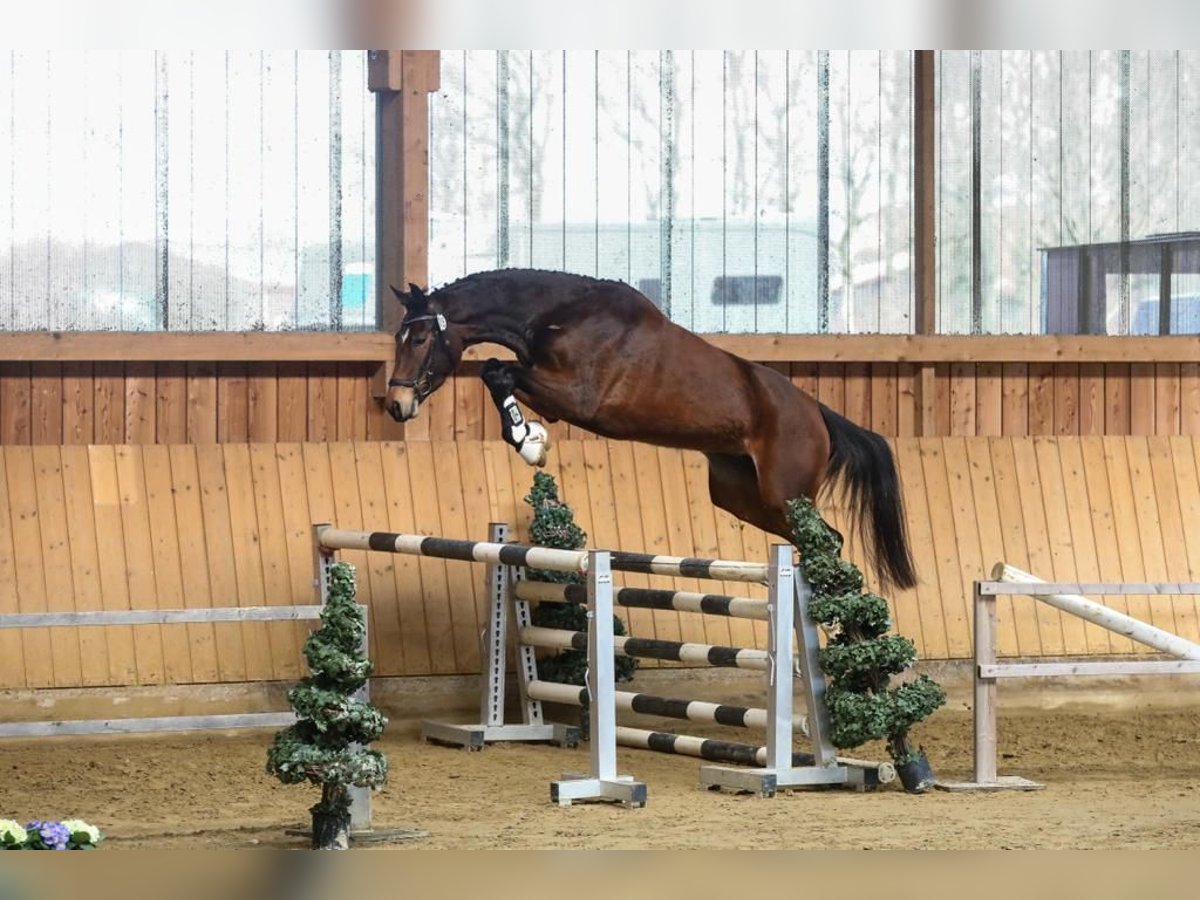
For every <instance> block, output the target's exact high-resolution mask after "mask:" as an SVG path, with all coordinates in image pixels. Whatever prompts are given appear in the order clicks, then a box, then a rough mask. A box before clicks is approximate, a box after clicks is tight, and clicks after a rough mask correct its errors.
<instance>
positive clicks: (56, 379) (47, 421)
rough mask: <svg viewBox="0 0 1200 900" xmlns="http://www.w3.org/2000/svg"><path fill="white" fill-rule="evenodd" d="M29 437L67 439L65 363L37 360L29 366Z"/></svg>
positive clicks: (37, 441)
mask: <svg viewBox="0 0 1200 900" xmlns="http://www.w3.org/2000/svg"><path fill="white" fill-rule="evenodd" d="M29 375H30V384H29V407H30V408H29V439H30V441H31V442H32V443H34V444H55V445H57V444H61V443H62V442H63V413H62V407H63V382H62V366H61V364H59V363H56V362H35V363H32V364H30V367H29Z"/></svg>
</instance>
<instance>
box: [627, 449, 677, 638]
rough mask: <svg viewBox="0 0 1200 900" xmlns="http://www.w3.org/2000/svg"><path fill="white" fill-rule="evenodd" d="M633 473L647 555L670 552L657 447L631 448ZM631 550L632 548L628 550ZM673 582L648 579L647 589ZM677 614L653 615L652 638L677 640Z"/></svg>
mask: <svg viewBox="0 0 1200 900" xmlns="http://www.w3.org/2000/svg"><path fill="white" fill-rule="evenodd" d="M633 460H634V471H635V473H636V478H637V482H636V483H637V498H638V501H639V506H640V509H641V518H642V530H643V531H642V533H643V537H644V545H643V547H644V550H645V552H646V553H670V540H671V539H670V532H669V525H668V523H667V516H666V504H665V502H664V500H665V495H664V491H663V485H662V475H661V473H660V471H659V464H658V448H657V447H651V446H649V445H648V444H634V445H633ZM630 549H634V548H632V547H631V548H630ZM674 584H675V579H673V578H666V577H663V576H658V575H652V576H650V587H652V588H661V589H663V590H671V589H672V588H673V587H674ZM680 635H681V631H680V625H679V614H678V613H669V612H663V613H660V612H655V614H654V637H657V638H662V639H664V640H670V641H678V640H682V638H681V637H680Z"/></svg>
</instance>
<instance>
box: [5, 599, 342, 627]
mask: <svg viewBox="0 0 1200 900" xmlns="http://www.w3.org/2000/svg"><path fill="white" fill-rule="evenodd" d="M359 606H360V608H361V609H366V607H365V606H362V605H361V604H359ZM323 608H324V607H321V606H216V607H211V608H206V609H113V610H94V611H92V610H88V611H84V612H48V613H5V614H3V615H0V628H60V627H66V626H75V627H91V626H99V625H178V624H186V623H195V622H282V621H297V620H306V619H319V618H321V610H322V609H323Z"/></svg>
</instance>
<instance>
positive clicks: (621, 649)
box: [520, 626, 770, 672]
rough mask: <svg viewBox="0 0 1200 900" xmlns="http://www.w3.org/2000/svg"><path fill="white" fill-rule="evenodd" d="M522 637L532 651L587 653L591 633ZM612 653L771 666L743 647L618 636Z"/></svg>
mask: <svg viewBox="0 0 1200 900" xmlns="http://www.w3.org/2000/svg"><path fill="white" fill-rule="evenodd" d="M520 634H521V643H523V644H528V645H530V646H532V647H542V648H543V649H547V650H580V651H584V652H586V651H587V648H588V634H589V632H583V631H565V630H563V629H560V628H542V627H539V626H531V627H529V628H522V629H521V631H520ZM613 649H614V651H615V653H616V655H617V656H634V657H638V658H639V659H661V660H666V661H668V662H681V663H692V664H693V665H705V666H720V667H723V668H734V669H753V670H754V671H757V672H765V671H767V669H768V667H769V666H770V660H769V658H768V655H767V651H766V650H750V649H746V648H744V647H722V646H718V645H716V644H693V643H687V642H684V641H661V640H657V639H654V638H639V637H624V636H618V637H615V638H614V640H613ZM589 664H590V663H589Z"/></svg>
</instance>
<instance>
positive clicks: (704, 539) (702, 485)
mask: <svg viewBox="0 0 1200 900" xmlns="http://www.w3.org/2000/svg"><path fill="white" fill-rule="evenodd" d="M682 458H683V476H684V481H685V486H686V489H687V496H686V499H687V505H688V511H689V513H690V515H691V526H692V544H693V546H694V551H693V552H694V553H695V554H696V555H697V556H702V557H708V558H717V559H720V558H724V557H722V556H721V546H720V542H719V541H718V539H717V521H716V515H715V513H714V510H713V505H712V502H711V500H710V499H709V496H708V463H707V461H706V460H705V458H704V456H703V455H702V454H700V453H695V452H684V453H683V454H682ZM734 584H735V583H734V582H705V583H704V586H703V587H702V588H701V590H703V591H706V592H710V593H725V594H739V595H740V594H744V593H745V591H741V590H738V589H737V587H734ZM738 587H740V585H739V586H738ZM703 624H704V640H705V641H706V642H707V643H710V644H725V645H727V646H738V647H748V646H751V645H752V643H753V642H754V628H753V626H752V625H751V623H750V622H749V621H748V620H746V619H735V618H731V617H727V616H709V617H708V618H707V619H705V620H704V623H703Z"/></svg>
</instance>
